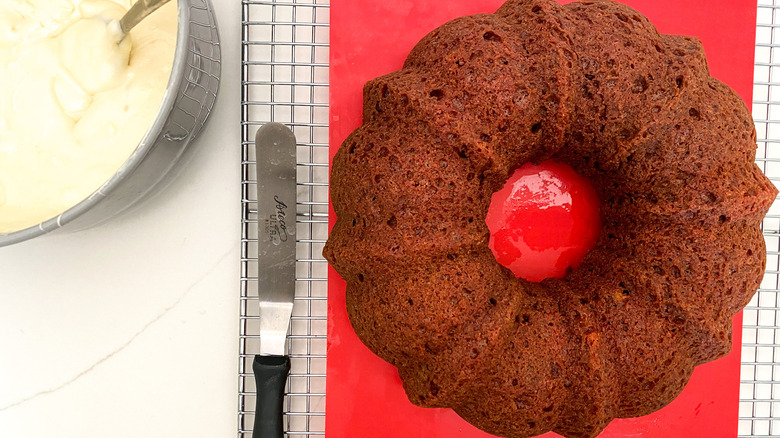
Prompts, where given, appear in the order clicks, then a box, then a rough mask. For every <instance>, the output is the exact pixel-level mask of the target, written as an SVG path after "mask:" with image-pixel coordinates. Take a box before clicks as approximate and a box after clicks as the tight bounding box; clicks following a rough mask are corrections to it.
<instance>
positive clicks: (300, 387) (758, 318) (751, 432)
mask: <svg viewBox="0 0 780 438" xmlns="http://www.w3.org/2000/svg"><path fill="white" fill-rule="evenodd" d="M242 6H243V21H242V27H243V37H242V39H243V42H242V46H243V51H242V103H241V109H242V127H241V130H242V162H241V168H242V183H241V184H242V213H243V214H242V217H243V219H242V237H241V242H242V245H241V246H242V249H241V257H242V258H241V316H240V321H241V327H240V336H241V339H240V352H239V354H240V368H239V405H238V435H239V437H249V436H251V427H252V423H253V421H254V418H253V417H254V415H253V411H254V398H255V392H254V391H255V389H254V379H253V377H252V373H251V363H252V357H253V356H254V353H255V351H257V339H256V337H255V336H256V335H255V334H256V333H258V328H257V283H256V275H257V272H256V268H255V266H254V265H255V264H256V258H255V253H256V249H257V246H256V238H257V227H256V220H257V217H256V210H255V201H256V199H257V198H256V192H255V187H254V184H255V175H254V151H253V148H252V147H251V146H252V144H253V143H252V142H253V139H254V133H255V131H256V130H257V127H258V126H259V125H261V124H263V123H266V122H270V121H276V122H282V123H285V124H287V125H288V126H290V127H291V128H292V129H293V131H294V132H295V134H296V136H297V138H298V181H299V183H298V185H299V187H298V201H299V202H298V205H297V209H298V221H297V228H296V231H297V233H298V235H297V243H298V248H297V251H298V266H297V272H298V279H297V282H296V303H295V308H294V311H293V315H294V316H293V321H292V323H291V334H290V336H289V339H288V348H289V351H291V352H292V370H291V373H290V378H289V380H288V395H287V396H286V397H285V404H284V406H285V429H286V430H287V431H289V432H288V434H287V436H288V437H299V436H310V435H324V430H325V421H324V414H325V356H326V344H325V334H326V329H327V324H326V323H327V321H326V315H327V308H326V303H327V301H326V300H327V271H326V264H325V261H324V260H323V259H322V256H321V250H322V245H323V244H324V241H325V239H326V238H327V213H328V210H327V184H328V46H329V42H328V41H329V39H328V23H329V0H287V1H272V0H267V1H265V0H242ZM753 115H754V118H755V120H756V128H757V130H758V137H759V141H758V154H757V161H758V163H759V165H760V166H761V168H762V169H763V170H764V172H765V173H767V174H768V175H769V176H770V179H772V180H773V181H776V182H779V183H780V0H759V1H758V23H757V38H756V61H755V80H754V101H753ZM764 235H765V238H766V241H767V250H768V259H767V273H766V275H765V278H764V281H763V283H762V284H761V288H760V289H759V292H758V293H757V294H756V296H755V298H754V299H753V301H751V303H750V304H749V305H748V307H747V308H746V309H745V312H744V326H743V346H742V376H741V381H740V383H741V386H740V410H739V437H740V438H742V437H745V438H747V437H755V438H760V437H774V436H780V337H779V336H778V334H779V333H778V332H779V331H780V291H779V290H778V289H780V207H779V206H777V205H775V206H773V207H772V210H770V213H769V215H768V216H767V218H766V220H765V221H764Z"/></svg>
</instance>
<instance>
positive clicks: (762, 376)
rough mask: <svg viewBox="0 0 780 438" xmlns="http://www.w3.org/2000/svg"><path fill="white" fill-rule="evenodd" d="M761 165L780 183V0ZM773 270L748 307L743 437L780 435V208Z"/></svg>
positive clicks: (768, 229) (763, 92) (765, 77)
mask: <svg viewBox="0 0 780 438" xmlns="http://www.w3.org/2000/svg"><path fill="white" fill-rule="evenodd" d="M753 84H754V85H753V118H754V120H755V122H756V130H757V133H758V151H757V154H756V161H757V163H758V164H759V166H760V167H761V169H762V170H763V171H764V173H766V174H767V175H768V176H769V179H771V180H772V181H774V182H775V184H776V185H777V184H779V183H780V0H759V1H758V19H757V26H756V59H755V70H754V79H753ZM763 227H764V238H765V239H766V246H767V266H766V274H765V275H764V280H763V282H762V283H761V286H760V288H759V290H758V293H757V294H756V295H755V297H753V300H752V301H751V302H750V304H749V305H748V306H747V307H746V308H745V312H744V321H743V327H742V376H741V380H740V398H739V436H740V437H772V436H780V336H778V335H779V334H780V300H779V298H780V291H779V290H778V289H780V257H779V256H780V206H778V203H777V202H775V204H774V205H773V206H772V208H771V209H770V211H769V214H768V215H767V217H766V219H765V220H764V224H763Z"/></svg>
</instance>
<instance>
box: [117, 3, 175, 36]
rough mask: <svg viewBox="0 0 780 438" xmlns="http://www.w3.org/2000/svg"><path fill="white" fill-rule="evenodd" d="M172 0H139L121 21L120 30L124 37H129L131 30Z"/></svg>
mask: <svg viewBox="0 0 780 438" xmlns="http://www.w3.org/2000/svg"><path fill="white" fill-rule="evenodd" d="M169 1H170V0H138V1H137V2H135V4H134V5H133V6H132V7H130V9H129V10H128V11H127V13H125V15H124V16H123V17H122V18H121V19H120V20H119V28H120V29H121V30H122V36H123V37H124V35H127V34H128V33H129V32H130V29H132V28H134V27H135V25H136V24H138V23H140V22H141V20H143V19H144V18H146V17H147V16H148V15H149V14H151V13H152V12H154V11H156V10H157V9H159V8H160V6H162V5H164V4H166V3H168V2H169Z"/></svg>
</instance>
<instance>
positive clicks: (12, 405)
mask: <svg viewBox="0 0 780 438" xmlns="http://www.w3.org/2000/svg"><path fill="white" fill-rule="evenodd" d="M234 249H235V246H233V247H231V248H230V249H229V250H227V251H225V252H223V253H222V254H221V255H220V256H219V257H218V258H217V260H216V262H215V263H214V264H213V265H212V267H211V268H210V269H207V270H206V271H204V272H203V274H202V275H201V276H200V277H198V278H197V279H196V280H195V282H193V283H192V284H190V285H189V286H188V287H187V288H186V289H185V290H184V292H183V293H182V294H181V295H180V296H179V297H178V298H177V299H176V301H174V302H173V303H172V304H170V305H169V306H168V307H166V308H165V309H163V310H162V311H161V312H160V313H159V314H157V315H156V316H155V317H154V318H152V319H151V320H149V321H148V322H147V323H146V324H144V325H143V327H141V328H140V329H139V330H138V331H137V332H135V333H134V334H133V335H132V336H131V337H130V338H129V339H128V340H127V341H126V342H125V343H123V344H122V345H120V346H119V347H117V348H116V349H114V350H113V351H111V352H109V353H108V354H106V355H105V356H103V357H102V358H100V359H98V360H97V361H96V362H95V363H94V364H92V365H90V366H89V367H87V368H86V369H84V370H83V371H81V372H79V373H77V374H76V375H75V376H73V377H71V378H70V379H68V380H66V381H64V382H62V383H61V384H59V385H57V386H55V387H53V388H49V389H44V390H42V391H38V392H36V393H34V394H31V395H28V396H27V397H24V398H22V399H20V400H17V401H15V402H11V403H9V404H7V405H5V406H1V407H0V412H3V411H7V410H10V409H12V408H15V407H17V406H20V405H23V404H25V403H27V402H30V401H32V400H34V399H36V398H38V397H41V396H44V395H47V394H52V393H54V392H57V391H59V390H61V389H63V388H65V387H67V386H70V385H71V384H73V383H75V382H76V381H78V380H79V379H81V378H82V377H84V376H86V375H87V374H89V373H90V372H91V371H92V370H94V369H95V368H97V367H98V366H100V365H101V364H103V363H104V362H106V361H108V360H109V359H111V358H112V357H114V356H115V355H117V354H118V353H120V352H121V351H123V350H125V349H126V348H127V347H129V346H130V345H131V344H132V343H133V342H134V341H135V340H136V339H138V338H139V337H140V336H141V335H142V334H143V333H144V332H145V331H146V330H147V329H149V327H151V326H153V325H154V324H155V323H157V322H158V321H160V320H161V319H163V318H164V317H165V316H166V315H167V314H168V313H169V312H170V311H171V310H173V309H174V308H176V306H178V305H179V303H181V302H182V301H183V300H184V298H186V297H187V295H189V294H190V292H192V291H193V290H194V289H195V287H197V286H198V285H199V284H200V283H201V282H202V281H203V280H205V279H206V278H207V277H208V276H209V274H211V273H212V272H213V271H214V270H215V269H217V267H219V266H220V265H221V264H222V263H223V262H224V261H225V260H226V259H227V257H228V256H229V255H230V254H231V253H233V251H234Z"/></svg>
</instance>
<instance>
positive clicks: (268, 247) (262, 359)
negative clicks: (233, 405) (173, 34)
mask: <svg viewBox="0 0 780 438" xmlns="http://www.w3.org/2000/svg"><path fill="white" fill-rule="evenodd" d="M255 148H256V149H255V152H256V157H257V158H256V159H257V215H258V236H257V241H258V245H257V246H258V254H257V261H258V264H259V267H258V273H257V284H258V289H259V290H258V293H259V297H260V354H258V355H256V356H255V360H254V362H253V363H252V370H253V371H254V374H255V381H256V382H257V407H256V411H255V425H254V429H253V432H252V437H253V438H281V437H283V436H284V426H283V424H282V401H283V400H284V384H285V382H286V381H287V374H288V373H289V371H290V356H289V355H287V354H285V348H284V347H285V340H286V337H287V328H288V326H289V325H290V317H291V316H292V308H293V299H294V298H295V235H294V234H295V217H296V207H295V202H296V188H295V174H296V171H295V135H293V133H292V131H290V130H289V129H288V128H287V127H285V126H284V125H281V124H279V123H268V124H266V125H263V126H262V127H261V128H260V129H259V130H258V131H257V135H256V136H255Z"/></svg>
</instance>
